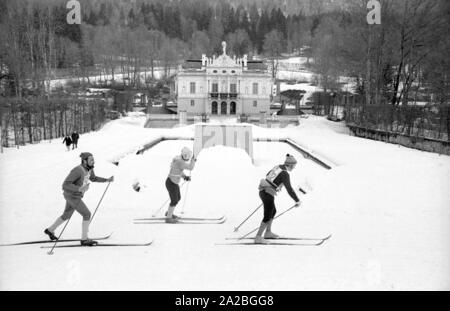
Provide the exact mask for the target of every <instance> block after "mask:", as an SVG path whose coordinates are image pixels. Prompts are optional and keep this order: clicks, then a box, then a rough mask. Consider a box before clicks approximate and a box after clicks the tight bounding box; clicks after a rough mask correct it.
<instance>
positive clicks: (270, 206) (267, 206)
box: [259, 190, 277, 223]
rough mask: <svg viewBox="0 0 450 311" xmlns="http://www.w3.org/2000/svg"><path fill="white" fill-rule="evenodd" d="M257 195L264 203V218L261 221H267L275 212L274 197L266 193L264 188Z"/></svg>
mask: <svg viewBox="0 0 450 311" xmlns="http://www.w3.org/2000/svg"><path fill="white" fill-rule="evenodd" d="M259 197H260V198H261V200H262V202H263V205H264V218H263V222H264V223H267V222H268V221H270V220H272V219H273V218H274V217H275V214H276V213H277V209H276V208H275V198H274V197H273V195H270V194H268V193H267V192H265V191H264V190H262V191H260V192H259Z"/></svg>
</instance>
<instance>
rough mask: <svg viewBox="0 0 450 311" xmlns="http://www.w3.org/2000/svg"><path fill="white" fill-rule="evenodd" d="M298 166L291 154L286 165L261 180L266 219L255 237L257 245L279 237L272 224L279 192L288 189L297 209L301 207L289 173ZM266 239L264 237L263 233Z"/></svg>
mask: <svg viewBox="0 0 450 311" xmlns="http://www.w3.org/2000/svg"><path fill="white" fill-rule="evenodd" d="M296 165H297V160H296V159H295V158H294V157H293V156H292V155H290V154H287V155H286V159H285V161H284V164H281V165H277V166H275V167H274V168H273V169H271V170H270V171H269V172H268V173H267V175H266V178H263V179H261V182H260V183H259V197H260V198H261V200H262V202H263V205H264V218H263V220H262V222H261V225H260V227H259V230H258V233H257V234H256V237H255V243H257V244H264V243H266V241H265V240H264V238H267V239H276V238H278V237H279V236H278V235H277V234H275V233H273V232H272V222H273V218H274V217H275V214H276V213H277V210H276V208H275V196H276V195H277V192H278V191H281V189H282V188H283V185H284V186H285V187H286V190H287V192H288V193H289V195H290V196H291V198H292V199H293V200H294V201H295V207H298V206H300V200H299V199H298V197H297V195H296V194H295V191H294V189H292V186H291V179H290V176H289V172H291V171H292V170H293V169H294V168H295V166H296ZM264 231H265V234H264V238H263V237H262V235H263V233H264Z"/></svg>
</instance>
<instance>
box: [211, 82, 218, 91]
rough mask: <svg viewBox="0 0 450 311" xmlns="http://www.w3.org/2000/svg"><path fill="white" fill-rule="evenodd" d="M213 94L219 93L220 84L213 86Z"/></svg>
mask: <svg viewBox="0 0 450 311" xmlns="http://www.w3.org/2000/svg"><path fill="white" fill-rule="evenodd" d="M212 93H219V83H213V84H212Z"/></svg>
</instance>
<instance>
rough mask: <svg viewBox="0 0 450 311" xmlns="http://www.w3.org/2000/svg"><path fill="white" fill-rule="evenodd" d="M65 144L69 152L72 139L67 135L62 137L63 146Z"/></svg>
mask: <svg viewBox="0 0 450 311" xmlns="http://www.w3.org/2000/svg"><path fill="white" fill-rule="evenodd" d="M64 143H66V147H67V151H70V145H71V144H72V138H71V137H70V135H69V134H67V135H66V136H65V137H64V140H63V144H64Z"/></svg>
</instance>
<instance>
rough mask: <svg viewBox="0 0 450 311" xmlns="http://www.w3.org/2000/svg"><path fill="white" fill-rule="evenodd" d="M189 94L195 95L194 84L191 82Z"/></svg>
mask: <svg viewBox="0 0 450 311" xmlns="http://www.w3.org/2000/svg"><path fill="white" fill-rule="evenodd" d="M191 94H195V82H191Z"/></svg>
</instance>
